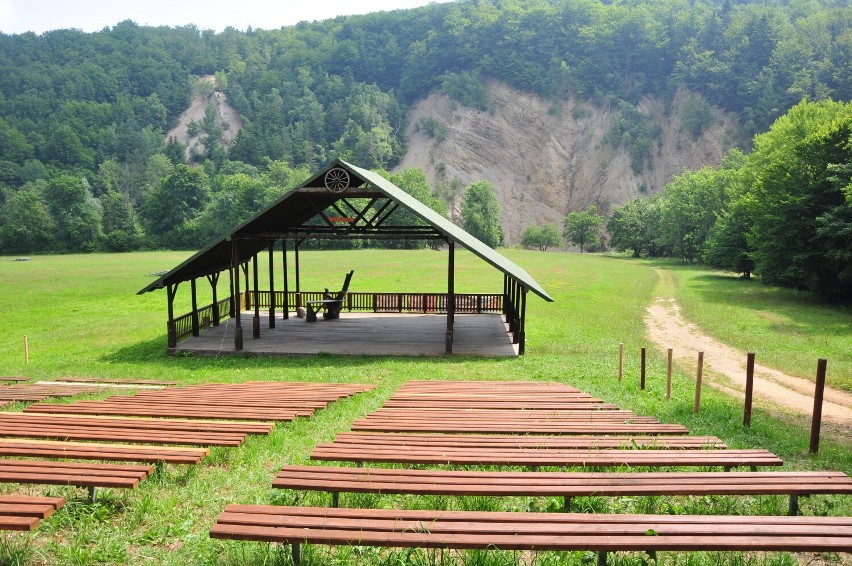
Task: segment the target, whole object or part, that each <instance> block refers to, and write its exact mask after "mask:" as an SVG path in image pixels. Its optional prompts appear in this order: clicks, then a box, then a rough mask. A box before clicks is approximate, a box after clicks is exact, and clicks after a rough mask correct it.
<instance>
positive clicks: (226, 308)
mask: <svg viewBox="0 0 852 566" xmlns="http://www.w3.org/2000/svg"><path fill="white" fill-rule="evenodd" d="M231 314H232V313H231V299H230V297H229V298H227V299H222V300H221V301H218V302H216V303H212V304H209V305H207V306H205V307H201V308H200V309H198V312H197V313H195V317H193V313H191V312H189V313H186V314H185V315H182V316H179V317H177V318H175V320H174V322H173V323H172V324H171V325H168V324H167V325H166V326H167V328H166V330H167V332H168V336H169V347H171V348H173V347H175V346H177V343H178V342H180V341H181V340H184V339H186V338H189V337H190V336H193V335H195V334H196V332H195V331H194V330H193V326H195V325H196V324H197V326H198V331H199V332H200V331H201V330H203V329H205V328H209V327H211V326H217V325H218V324H219V321H220V320H222V319H223V318H230V317H231ZM194 321H197V322H194Z"/></svg>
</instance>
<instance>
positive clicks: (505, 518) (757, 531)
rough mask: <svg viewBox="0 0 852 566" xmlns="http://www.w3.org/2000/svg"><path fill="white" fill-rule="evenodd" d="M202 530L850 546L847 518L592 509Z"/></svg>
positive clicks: (658, 545) (438, 540) (484, 544)
mask: <svg viewBox="0 0 852 566" xmlns="http://www.w3.org/2000/svg"><path fill="white" fill-rule="evenodd" d="M210 536H211V537H212V538H216V539H234V540H251V541H264V542H274V543H288V544H291V545H292V550H293V562H294V563H295V564H299V562H300V554H301V553H300V545H301V544H303V543H307V544H328V545H358V546H380V547H405V548H454V549H500V550H529V551H546V550H565V551H571V550H591V551H597V552H598V564H606V553H607V552H610V551H627V550H637V551H645V552H656V551H669V550H670V551H678V552H683V551H697V550H712V551H787V552H852V517H798V516H796V517H789V516H787V517H785V516H781V517H777V516H776V517H765V516H703V515H702V516H691V515H597V514H574V513H512V512H505V513H504V512H486V511H428V510H427V511H419V510H418V511H400V510H384V509H340V508H328V507H280V506H273V505H228V506H227V507H226V508H225V511H224V512H223V513H222V514H220V515H219V518H218V520H217V522H216V524H215V525H214V526H213V528H212V529H211V530H210Z"/></svg>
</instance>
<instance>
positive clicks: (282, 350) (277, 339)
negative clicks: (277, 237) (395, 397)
mask: <svg viewBox="0 0 852 566" xmlns="http://www.w3.org/2000/svg"><path fill="white" fill-rule="evenodd" d="M253 317H254V313H253V312H244V313H243V315H242V317H241V322H242V327H243V351H242V352H235V351H234V328H235V322H234V319H232V318H229V319H225V320H223V321H222V322H221V324H220V325H219V326H218V327H211V328H207V329H205V330H202V331H201V334H200V336H195V337H190V338H187V339H186V340H183V341H182V342H180V343H178V345H177V347H176V348H174V349H170V350H169V352H170V353H173V352H194V353H196V354H198V355H206V356H219V355H222V356H227V355H235V354H238V355H248V356H252V355H263V356H311V355H316V354H321V353H326V354H342V355H350V356H360V355H363V356H443V355H444V333H445V332H446V330H447V317H446V316H445V315H436V314H394V313H355V312H352V313H347V312H343V313H341V315H340V318H339V319H337V320H324V319H322V317H320V318H319V320H317V321H316V322H307V321H306V320H305V319H303V318H296V316H295V314H291V316H290V318H289V319H288V320H283V319H282V318H281V315H280V314H279V315H278V316H276V320H275V328H272V329H270V328H269V324H268V320H269V319H268V313H267V314H265V313H261V315H260V338H258V339H253V338H252V333H251V329H252V318H253ZM454 330H455V340H454V343H453V354H457V355H463V356H479V357H490V358H493V357H514V356H517V355H518V345H517V344H512V336H511V334H509V331H508V326H507V325H506V324H505V323H504V322H503V317H502V316H500V315H499V314H461V315H456V320H455V325H454Z"/></svg>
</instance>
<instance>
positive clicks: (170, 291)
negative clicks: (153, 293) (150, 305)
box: [166, 284, 178, 348]
mask: <svg viewBox="0 0 852 566" xmlns="http://www.w3.org/2000/svg"><path fill="white" fill-rule="evenodd" d="M177 289H178V284H175V285H169V286H167V287H166V296H167V299H168V305H169V306H168V309H169V321H168V323H167V326H166V330H167V334H168V344H169V348H174V347H175V346H177V329H176V328H175V295H176V294H177Z"/></svg>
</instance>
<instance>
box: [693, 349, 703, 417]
mask: <svg viewBox="0 0 852 566" xmlns="http://www.w3.org/2000/svg"><path fill="white" fill-rule="evenodd" d="M703 374H704V352H698V370H697V372H696V374H695V407H694V408H693V411H694V412H695V414H696V415H697V414H698V409H699V407H700V406H701V376H702V375H703Z"/></svg>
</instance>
